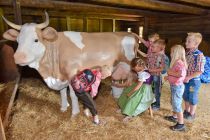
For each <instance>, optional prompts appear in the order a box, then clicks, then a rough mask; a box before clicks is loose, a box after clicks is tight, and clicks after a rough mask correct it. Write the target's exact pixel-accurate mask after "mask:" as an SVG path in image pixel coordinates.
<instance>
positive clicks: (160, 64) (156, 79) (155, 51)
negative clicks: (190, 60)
mask: <svg viewBox="0 0 210 140" xmlns="http://www.w3.org/2000/svg"><path fill="white" fill-rule="evenodd" d="M165 46H166V44H165V41H164V40H162V39H158V40H156V41H155V42H154V43H153V47H152V50H151V51H152V53H149V54H148V55H147V60H148V70H149V72H150V73H151V75H152V76H153V84H154V94H155V99H156V102H155V103H153V104H152V109H153V110H159V109H160V96H161V85H162V76H161V72H162V71H163V69H164V67H165V57H164V53H163V50H164V49H165Z"/></svg>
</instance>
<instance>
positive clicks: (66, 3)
mask: <svg viewBox="0 0 210 140" xmlns="http://www.w3.org/2000/svg"><path fill="white" fill-rule="evenodd" d="M13 1H14V0H0V6H1V7H2V6H3V7H4V8H5V9H6V10H4V11H5V13H6V14H12V12H13V11H12V10H9V9H7V8H8V7H12V2H13ZM16 1H18V2H19V3H20V5H21V7H25V8H28V11H25V12H22V14H28V15H30V14H31V15H36V14H40V13H41V12H42V11H40V13H37V12H34V11H33V9H31V8H36V9H47V11H50V12H51V13H52V14H51V15H54V14H55V15H58V16H63V15H64V14H68V13H69V14H71V12H73V13H75V12H76V13H80V14H83V15H85V14H86V15H91V14H92V15H93V14H101V15H113V16H122V15H123V16H125V17H126V16H127V17H128V16H129V17H133V18H134V20H135V18H139V17H144V16H155V17H157V16H158V17H162V16H171V15H172V16H173V15H199V16H200V15H208V14H209V13H210V10H209V9H210V0H16ZM30 10H31V12H30ZM55 10H57V11H60V13H62V12H63V14H62V15H61V14H58V13H56V12H54V13H53V11H55Z"/></svg>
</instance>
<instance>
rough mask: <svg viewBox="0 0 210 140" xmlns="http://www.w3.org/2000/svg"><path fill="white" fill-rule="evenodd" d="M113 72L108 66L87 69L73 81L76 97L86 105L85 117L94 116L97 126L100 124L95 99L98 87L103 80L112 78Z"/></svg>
mask: <svg viewBox="0 0 210 140" xmlns="http://www.w3.org/2000/svg"><path fill="white" fill-rule="evenodd" d="M111 71H112V70H111V69H110V67H108V66H106V65H104V66H102V67H100V66H97V67H95V68H92V69H85V70H83V71H81V72H79V73H78V74H77V75H75V76H74V77H73V79H72V80H71V85H72V87H73V89H74V91H75V93H76V96H77V97H78V98H79V99H80V100H81V102H82V104H83V105H84V109H85V110H84V113H85V115H86V116H87V117H90V116H91V114H92V117H93V123H94V124H97V125H98V124H100V121H99V117H98V113H97V110H96V106H95V103H94V101H93V98H94V97H95V96H96V95H97V93H98V87H99V85H100V82H101V79H105V78H106V77H108V76H110V75H111ZM90 112H91V114H90Z"/></svg>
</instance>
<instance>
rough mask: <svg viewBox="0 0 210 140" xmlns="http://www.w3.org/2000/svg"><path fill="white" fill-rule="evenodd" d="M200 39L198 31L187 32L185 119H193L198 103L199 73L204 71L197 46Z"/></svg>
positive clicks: (201, 54)
mask: <svg viewBox="0 0 210 140" xmlns="http://www.w3.org/2000/svg"><path fill="white" fill-rule="evenodd" d="M201 41H202V35H201V34H200V33H188V36H187V39H186V43H185V45H186V48H187V54H186V59H187V63H188V69H187V76H186V78H185V80H184V83H185V91H184V95H183V98H184V102H185V110H184V118H185V119H187V120H194V119H195V111H196V107H197V103H198V91H199V88H200V86H201V81H200V75H201V74H202V73H203V72H204V65H205V57H204V55H203V53H202V52H201V51H199V50H198V46H199V44H200V43H201Z"/></svg>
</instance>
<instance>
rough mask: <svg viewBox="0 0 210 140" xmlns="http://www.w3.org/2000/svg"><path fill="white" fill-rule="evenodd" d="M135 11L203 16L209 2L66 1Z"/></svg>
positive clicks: (184, 0)
mask: <svg viewBox="0 0 210 140" xmlns="http://www.w3.org/2000/svg"><path fill="white" fill-rule="evenodd" d="M66 1H70V2H82V3H91V4H97V5H106V6H112V7H123V8H130V9H137V10H151V11H157V12H171V13H182V14H195V15H205V14H208V13H209V9H210V0H66Z"/></svg>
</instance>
